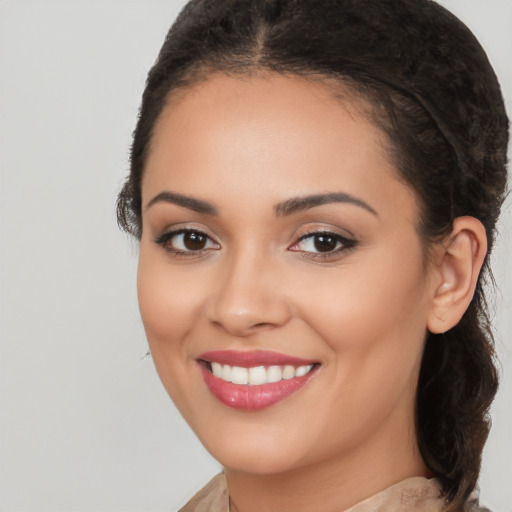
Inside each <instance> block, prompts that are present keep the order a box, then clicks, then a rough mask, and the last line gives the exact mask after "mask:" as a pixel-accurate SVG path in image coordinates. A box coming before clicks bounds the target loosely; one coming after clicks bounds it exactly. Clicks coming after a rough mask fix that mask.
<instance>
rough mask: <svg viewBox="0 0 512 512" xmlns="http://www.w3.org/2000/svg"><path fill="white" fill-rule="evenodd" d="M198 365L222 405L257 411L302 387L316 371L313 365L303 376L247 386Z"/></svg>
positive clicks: (211, 390) (209, 387)
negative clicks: (216, 374) (218, 375)
mask: <svg viewBox="0 0 512 512" xmlns="http://www.w3.org/2000/svg"><path fill="white" fill-rule="evenodd" d="M200 366H201V372H202V373H203V379H204V381H205V383H206V385H207V386H208V389H209V390H210V392H211V393H212V395H213V396H215V397H216V398H217V399H218V400H219V401H220V402H222V403H223V404H224V405H227V406H229V407H233V408H234V409H241V410H244V411H258V410H260V409H264V408H266V407H270V406H271V405H274V404H276V403H278V402H281V401H282V400H284V399H285V398H288V397H289V396H290V395H292V394H293V393H296V392H297V391H299V390H300V389H302V388H303V387H304V386H305V385H306V384H307V383H308V381H309V380H311V378H312V377H313V376H314V375H315V374H316V372H317V368H316V367H315V368H313V369H312V370H311V371H310V372H309V373H308V374H306V375H304V376H303V377H294V378H293V379H288V380H280V381H279V382H272V383H269V384H261V385H259V386H248V385H240V384H233V383H232V382H226V381H224V380H222V379H219V378H217V377H215V375H213V374H212V373H211V372H210V371H208V370H207V369H206V368H205V367H204V366H203V365H200Z"/></svg>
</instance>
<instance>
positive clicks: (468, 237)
mask: <svg viewBox="0 0 512 512" xmlns="http://www.w3.org/2000/svg"><path fill="white" fill-rule="evenodd" d="M486 254H487V236H486V233H485V228H484V226H483V225H482V223H481V222H480V221H479V220H477V219H475V218H474V217H458V218H457V219H455V221H454V222H453V230H452V232H451V233H450V235H449V236H448V237H447V238H446V239H445V240H444V241H443V243H442V244H440V246H439V255H438V258H437V261H436V264H435V265H436V269H435V270H436V271H437V275H438V276H439V279H438V280H437V281H436V284H435V290H434V294H433V298H432V303H431V309H430V311H429V317H428V323H427V328H428V330H429V331H430V332H432V333H436V334H437V333H442V332H446V331H448V330H449V329H451V328H452V327H454V326H455V325H457V323H458V322H459V320H460V319H461V318H462V315H463V314H464V312H465V311H466V309H467V308H468V306H469V304H470V302H471V300H472V298H473V295H474V293H475V288H476V285H477V282H478V276H479V275H480V270H481V269H482V265H483V262H484V260H485V256H486Z"/></svg>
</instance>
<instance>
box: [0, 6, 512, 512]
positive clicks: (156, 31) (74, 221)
mask: <svg viewBox="0 0 512 512" xmlns="http://www.w3.org/2000/svg"><path fill="white" fill-rule="evenodd" d="M183 3H184V2H183V1H181V0H176V1H172V0H165V1H164V0H138V1H137V0H60V1H59V0H45V1H41V0H3V1H0V145H1V146H0V171H1V183H0V216H1V217H0V219H1V221H0V222H1V226H0V227H1V234H0V245H1V260H0V262H1V263H0V264H1V267H0V293H1V319H0V321H1V323H0V329H1V352H0V357H1V359H0V407H1V409H0V465H1V466H0V468H1V469H0V510H2V511H19V512H21V511H30V512H42V511H59V512H71V511H77V512H78V511H94V512H96V511H112V512H113V511H130V512H131V511H138V512H141V511H164V510H167V511H173V510H176V509H177V508H178V507H179V506H180V505H181V504H183V503H184V502H185V501H186V499H187V498H189V497H190V496H191V495H192V494H193V492H194V491H195V490H196V489H198V488H199V487H201V486H202V484H204V483H205V482H206V481H207V480H208V479H209V478H210V477H211V476H212V475H213V474H215V473H216V472H217V471H218V469H219V466H218V464H217V463H216V462H215V461H214V460H212V459H211V457H210V456H209V455H208V454H207V453H206V452H205V451H204V449H203V448H202V447H201V445H200V444H199V442H198V441H197V440H196V439H195V438H194V436H193V435H192V434H191V432H190V431H189V429H188V427H187V426H186V425H185V424H184V422H183V420H182V419H181V418H180V416H179V414H178V413H177V412H176V410H175V409H174V407H173V405H172V404H171V402H170V400H169V399H168V398H167V395H166V394H165V392H164V390H163V388H162V386H161V384H160V382H159V380H158V377H157V376H156V373H155V370H154V368H153V363H152V361H151V360H150V359H146V360H141V356H142V354H144V352H145V351H146V350H147V345H146V341H145V337H144V332H143V329H142V325H141V322H140V320H139V315H138V310H137V301H136V293H135V270H136V263H137V248H136V245H135V244H134V243H132V242H130V241H128V239H127V238H126V237H125V236H124V235H122V234H121V233H119V231H118V230H117V227H116V223H115V211H114V203H115V198H116V194H117V192H118V190H119V188H120V184H121V181H122V178H123V177H124V175H125V173H126V171H127V168H128V148H129V144H130V137H131V132H132V130H133V127H134V124H135V119H136V115H137V109H138V105H139V101H140V95H141V93H142V90H143V85H144V80H145V75H146V73H147V71H148V69H149V67H150V65H151V64H152V62H153V61H154V59H155V57H156V54H157V51H158V49H159V47H160V45H161V43H162V41H163V38H164V36H165V33H166V31H167V29H168V27H169V26H170V24H171V22H172V20H173V19H174V17H175V15H176V14H177V12H178V11H179V9H180V7H181V6H182V5H183ZM442 3H443V4H445V5H446V6H447V7H448V8H450V9H451V10H452V11H453V12H455V13H456V14H457V15H458V16H459V17H460V18H462V19H463V20H464V21H465V22H466V23H467V24H468V25H469V26H470V28H472V29H473V31H474V32H475V33H476V35H477V37H479V38H480V40H481V42H482V43H483V45H484V47H485V48H486V49H487V51H488V53H489V55H490V58H491V60H492V62H493V64H494V65H495V68H496V70H497V73H498V75H499V77H500V79H501V82H502V85H503V89H504V94H505V97H506V99H507V102H508V108H509V112H512V64H511V55H512V32H511V30H510V27H511V26H512V1H511V0H444V1H443V2H442ZM511 234H512V202H511V200H510V198H509V200H508V202H507V205H506V208H505V211H504V215H503V220H502V223H501V237H500V239H499V244H498V247H497V250H496V253H495V255H494V258H493V261H494V269H495V275H496V279H497V282H498V284H499V287H500V293H498V294H497V296H496V315H495V325H496V330H497V346H498V351H499V354H500V357H501V360H502V364H503V381H502V387H501V390H500V394H499V396H498V399H497V400H496V403H495V406H494V408H493V421H494V428H493V431H492V434H491V437H490V439H489V442H488V445H487V448H486V451H485V458H484V467H483V473H482V478H481V487H482V497H483V501H484V503H485V504H486V505H488V506H490V507H491V508H492V509H493V510H494V512H505V511H512V505H511V503H512V486H511V485H510V478H511V474H512V462H511V461H512V443H511V441H512V376H511V374H512V344H511V341H510V340H511V335H512V321H511V316H512V315H511V312H512V268H511V265H510V260H511V258H512V246H511V243H510V236H511Z"/></svg>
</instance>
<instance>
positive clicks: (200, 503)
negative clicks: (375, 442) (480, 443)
mask: <svg viewBox="0 0 512 512" xmlns="http://www.w3.org/2000/svg"><path fill="white" fill-rule="evenodd" d="M444 504H445V501H444V499H443V498H442V497H441V487H440V485H439V482H438V481H437V480H436V479H434V478H433V479H427V478H423V477H414V478H408V479H407V480H403V481H402V482H400V483H398V484H395V485H392V486H391V487H388V488H387V489H385V490H384V491H382V492H379V493H378V494H376V495H375V496H372V497H371V498H368V499H367V500H364V501H362V502H361V503H358V504H357V505H354V506H353V507H350V508H349V509H347V510H345V512H412V511H414V512H441V511H442V510H443V507H444ZM466 510H468V511H475V512H477V511H479V510H480V511H482V512H483V511H484V510H486V509H480V508H478V493H475V494H474V495H472V496H471V498H470V500H469V502H468V506H467V509H466ZM179 512H229V493H228V487H227V484H226V478H225V477H224V474H223V473H219V474H218V475H217V476H215V477H213V479H212V480H210V482H209V483H208V484H207V485H206V486H205V487H203V488H202V489H201V490H200V491H199V492H198V493H197V494H196V495H195V496H194V497H193V498H192V499H191V500H190V501H189V502H188V503H187V504H186V505H185V506H184V507H183V508H181V509H180V510H179Z"/></svg>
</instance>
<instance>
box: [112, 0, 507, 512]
mask: <svg viewBox="0 0 512 512" xmlns="http://www.w3.org/2000/svg"><path fill="white" fill-rule="evenodd" d="M261 71H270V72H275V73H281V74H292V75H293V74H294V75H300V76H304V77H315V78H320V79H321V78H322V77H323V78H325V79H334V80H336V81H338V82H339V83H340V84H341V85H342V86H343V87H345V88H348V89H349V90H351V91H353V92H354V93H355V94H357V95H359V96H363V97H364V98H365V99H366V100H367V101H368V102H369V104H370V105H371V107H372V119H373V121H374V122H375V123H376V124H377V125H378V126H379V127H380V128H381V129H382V130H383V131H384V132H385V133H386V134H387V135H388V138H389V141H390V148H389V153H390V156H391V158H392V159H393V162H394V163H395V165H396V167H397V169H398V171H399V174H400V177H401V179H402V180H403V181H404V182H405V183H406V184H407V185H408V186H409V187H411V188H412V190H414V191H415V193H416V196H417V198H418V202H419V205H420V211H421V222H420V225H419V226H418V229H419V231H420V233H421V235H422V237H423V239H424V240H425V242H426V246H428V243H430V242H432V241H435V240H438V239H439V238H440V237H442V236H445V235H446V234H448V233H449V232H450V230H451V227H452V222H453V220H454V219H455V218H456V217H459V216H463V215H469V216H472V217H476V218H477V219H479V220H480V221H481V222H482V223H483V225H484V226H485V229H486V233H487V237H488V243H489V251H490V250H491V248H492V245H493V240H494V230H495V225H496V221H497V218H498V215H499V211H500V207H501V204H502V202H503V198H504V194H505V192H506V151H507V143H508V119H507V116H506V113H505V109H504V105H503V99H502V96H501V91H500V87H499V84H498V81H497V79H496V76H495V74H494V72H493V70H492V68H491V66H490V64H489V61H488V59H487V56H486V55H485V52H484V51H483V49H482V48H481V46H480V45H479V43H478V42H477V41H476V39H475V38H474V36H473V35H472V34H471V32H470V31H469V30H468V29H467V27H466V26H465V25H463V24H462V23H461V22H460V21H459V20H458V19H457V18H455V17H454V16H453V15H452V14H450V13H449V12H448V11H446V10H445V9H444V8H442V7H440V6H439V5H438V4H436V3H435V2H433V1H431V0H314V1H312V0H192V1H191V2H189V3H188V4H187V5H186V6H185V8H184V9H183V10H182V12H181V14H180V15H179V17H178V19H177V20H176V22H175V23H174V25H173V26H172V27H171V29H170V31H169V33H168V35H167V37H166V39H165V42H164V45H163V47H162V49H161V51H160V54H159V57H158V60H157V61H156V63H155V65H154V66H153V68H152V69H151V71H150V73H149V75H148V79H147V83H146V88H145V90H144V94H143V99H142V106H141V109H140V115H139V119H138V123H137V127H136V129H135V132H134V139H133V145H132V152H131V170H130V175H129V176H128V178H127V180H126V183H125V185H124V187H123V189H122V191H121V193H120V194H119V198H118V205H117V207H118V209H117V212H118V222H119V224H120V226H121V227H122V228H123V229H125V230H126V231H127V232H129V233H131V234H132V235H134V236H135V237H137V238H140V236H141V233H142V222H141V180H142V176H143V173H144V166H145V162H146V159H147V155H148V152H149V150H150V143H151V138H152V133H153V130H154V127H155V124H156V122H157V120H158V117H159V115H160V113H161V112H162V109H163V107H164V106H165V104H166V100H167V98H168V97H169V95H170V93H172V92H174V91H176V90H178V89H180V88H182V87H186V86H187V85H190V84H194V83H196V82H198V81H199V80H202V79H204V78H207V76H208V75H209V74H210V73H212V72H223V73H227V74H232V75H241V74H247V73H249V74H250V73H257V72H261ZM486 275H490V274H489V269H488V260H487V259H486V262H485V264H484V270H483V271H482V273H481V275H480V279H479V283H478V285H477V289H476V293H475V295H474V298H473V300H472V302H471V304H470V306H469V308H468V310H467V311H466V313H465V314H464V316H463V318H462V320H461V321H460V322H459V324H458V325H457V326H455V327H454V328H453V329H451V330H450V331H448V332H446V333H444V334H440V335H435V334H431V333H429V334H428V336H427V340H426V344H425V351H424V355H423V361H422V367H421V371H420V376H419V383H418V392H417V403H416V405H417V407H416V409H417V410H416V418H417V436H418V442H419V447H420V450H421V453H422V456H423V458H424V461H425V463H426V464H427V466H428V467H429V468H430V470H431V471H432V472H433V473H434V474H435V476H436V477H437V478H438V479H439V480H440V482H441V484H442V488H443V492H444V494H445V496H446V499H447V503H448V510H463V509H464V504H465V503H466V501H467V498H468V496H469V494H470V493H471V491H472V490H473V489H474V487H475V485H476V482H477V479H478V475H479V471H480V463H481V454H482V449H483V446H484V443H485V441H486V439H487V435H488V432H489V424H490V422H489V418H488V411H489V407H490V404H491V402H492V400H493V398H494V395H495V393H496V390H497V386H498V378H497V372H496V368H495V361H494V358H495V354H494V348H493V339H492V334H491V331H490V324H489V320H488V313H487V306H486V300H485V296H484V292H483V281H484V279H485V278H486Z"/></svg>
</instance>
